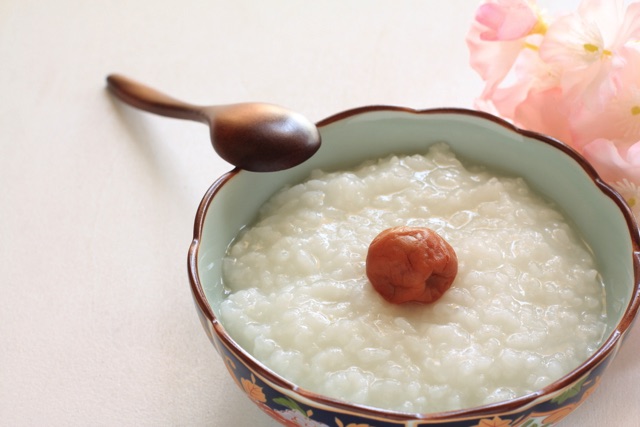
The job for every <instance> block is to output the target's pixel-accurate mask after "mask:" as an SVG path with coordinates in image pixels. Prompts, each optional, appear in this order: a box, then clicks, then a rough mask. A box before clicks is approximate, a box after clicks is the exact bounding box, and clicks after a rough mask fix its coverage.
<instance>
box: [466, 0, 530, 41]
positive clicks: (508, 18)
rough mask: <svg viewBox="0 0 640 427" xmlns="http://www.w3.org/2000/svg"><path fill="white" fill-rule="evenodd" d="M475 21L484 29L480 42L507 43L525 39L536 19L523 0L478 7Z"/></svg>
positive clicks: (501, 0) (511, 0) (509, 0)
mask: <svg viewBox="0 0 640 427" xmlns="http://www.w3.org/2000/svg"><path fill="white" fill-rule="evenodd" d="M476 21H477V22H478V23H480V24H481V25H483V26H484V27H485V28H486V29H485V30H484V31H483V32H482V33H481V34H480V38H481V39H482V40H493V41H494V40H502V41H509V40H517V39H521V38H523V37H526V36H527V35H528V34H529V33H530V32H531V30H532V29H533V28H534V27H535V25H536V24H537V23H538V17H537V16H536V13H535V12H534V10H533V9H532V8H531V6H530V5H529V4H528V3H527V2H525V1H524V0H497V2H495V3H490V2H488V3H484V4H482V5H480V7H479V8H478V10H477V12H476Z"/></svg>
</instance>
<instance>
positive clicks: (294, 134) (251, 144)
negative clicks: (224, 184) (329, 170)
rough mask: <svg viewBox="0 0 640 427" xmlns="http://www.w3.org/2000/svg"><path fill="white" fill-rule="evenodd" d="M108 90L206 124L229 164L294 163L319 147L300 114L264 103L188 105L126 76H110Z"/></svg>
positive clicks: (278, 166)
mask: <svg viewBox="0 0 640 427" xmlns="http://www.w3.org/2000/svg"><path fill="white" fill-rule="evenodd" d="M107 87H108V89H109V90H110V91H111V92H112V93H113V94H114V95H115V96H117V97H118V98H120V99H121V100H122V101H124V102H125V103H127V104H129V105H131V106H133V107H136V108H139V109H141V110H144V111H148V112H150V113H154V114H159V115H161V116H166V117H173V118H176V119H186V120H194V121H197V122H202V123H205V124H207V125H209V128H210V131H211V143H212V144H213V148H214V150H215V151H216V152H217V153H218V154H219V155H220V157H222V158H223V159H224V160H226V161H227V162H229V163H231V164H232V165H234V166H237V167H239V168H241V169H245V170H248V171H254V172H272V171H278V170H283V169H288V168H291V167H293V166H296V165H298V164H300V163H302V162H304V161H305V160H307V159H308V158H309V157H311V156H312V155H313V154H314V153H315V152H316V151H318V149H319V148H320V133H319V132H318V129H317V128H316V126H315V125H314V124H313V123H311V122H310V121H309V120H307V119H306V118H305V117H304V116H302V115H301V114H298V113H295V112H292V111H289V110H287V109H284V108H282V107H279V106H277V105H272V104H263V103H240V104H229V105H219V106H198V105H193V104H188V103H185V102H182V101H179V100H177V99H174V98H172V97H170V96H167V95H165V94H163V93H161V92H158V91H157V90H155V89H152V88H150V87H148V86H145V85H143V84H141V83H138V82H136V81H133V80H131V79H129V78H127V77H124V76H121V75H118V74H111V75H109V76H108V77H107Z"/></svg>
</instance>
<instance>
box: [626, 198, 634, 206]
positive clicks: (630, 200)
mask: <svg viewBox="0 0 640 427" xmlns="http://www.w3.org/2000/svg"><path fill="white" fill-rule="evenodd" d="M627 203H628V204H629V206H630V207H634V206H635V205H636V198H635V197H629V200H627Z"/></svg>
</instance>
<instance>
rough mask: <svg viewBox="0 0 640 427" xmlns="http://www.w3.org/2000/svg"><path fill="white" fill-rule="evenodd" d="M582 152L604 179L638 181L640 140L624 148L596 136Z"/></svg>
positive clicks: (639, 181)
mask: <svg viewBox="0 0 640 427" xmlns="http://www.w3.org/2000/svg"><path fill="white" fill-rule="evenodd" d="M583 154H584V156H585V158H586V159H587V160H588V161H589V162H590V163H591V164H592V165H593V166H594V167H595V168H596V170H597V171H598V173H599V174H600V176H601V177H602V178H603V179H604V180H605V181H607V182H610V183H616V182H622V181H623V180H624V179H627V180H629V181H631V182H638V183H640V141H639V142H636V143H635V144H633V145H631V146H630V147H628V148H624V147H620V146H616V144H615V143H614V142H613V141H610V140H608V139H604V138H598V139H596V140H594V141H593V142H591V143H589V144H587V145H586V146H585V147H584V151H583Z"/></svg>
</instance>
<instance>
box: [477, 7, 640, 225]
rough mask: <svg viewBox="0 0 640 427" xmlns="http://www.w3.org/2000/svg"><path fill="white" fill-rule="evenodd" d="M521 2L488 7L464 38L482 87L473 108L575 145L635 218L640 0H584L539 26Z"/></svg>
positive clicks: (639, 174) (639, 164) (639, 158)
mask: <svg viewBox="0 0 640 427" xmlns="http://www.w3.org/2000/svg"><path fill="white" fill-rule="evenodd" d="M535 7H536V5H535V4H534V3H532V2H527V1H525V0H486V1H485V2H484V3H483V4H482V5H481V6H480V7H479V8H478V11H477V13H476V16H475V20H474V22H473V24H472V26H471V29H470V31H469V34H468V35H467V44H468V47H469V51H470V62H471V66H472V67H473V68H474V69H475V70H476V71H477V72H478V73H479V74H480V76H481V77H482V79H483V80H484V81H485V87H484V90H483V91H482V94H481V95H480V96H479V97H478V99H477V100H476V107H477V108H479V109H482V110H485V111H488V112H491V113H493V114H497V115H499V116H501V117H503V118H505V119H507V120H510V121H511V122H513V123H514V124H515V125H517V126H519V127H522V128H525V129H529V130H533V131H537V132H541V133H544V134H547V135H550V136H552V137H555V138H557V139H559V140H562V141H564V142H566V143H567V144H569V145H571V146H573V147H574V148H576V149H577V150H578V151H579V152H581V153H582V154H584V155H585V157H586V158H587V160H588V161H590V162H591V163H592V164H593V165H594V167H595V168H596V170H597V171H598V172H599V173H600V174H601V176H602V177H603V179H605V180H606V181H608V182H609V183H610V184H612V185H613V186H614V187H615V188H617V189H619V190H620V191H621V194H623V195H624V197H625V198H626V199H627V200H628V201H629V203H630V204H632V202H633V205H634V206H635V209H636V210H637V212H636V215H638V216H639V217H640V203H637V204H636V201H640V2H638V1H635V2H632V3H631V4H629V5H628V6H627V7H626V9H625V1H624V0H582V2H581V3H580V6H579V7H578V9H577V11H575V12H574V13H571V14H567V15H565V16H561V17H559V18H557V19H555V20H551V21H548V22H546V21H543V19H542V18H541V17H540V14H539V13H538V12H537V10H536V9H535Z"/></svg>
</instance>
